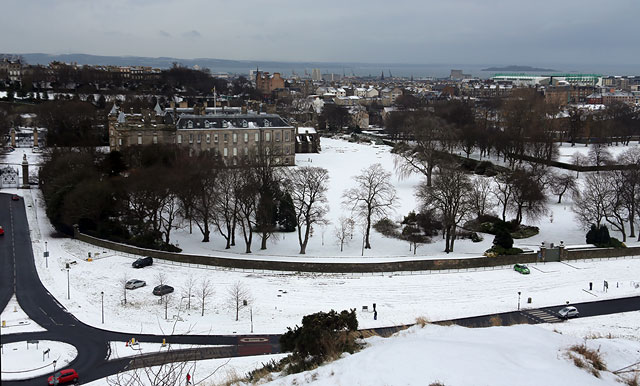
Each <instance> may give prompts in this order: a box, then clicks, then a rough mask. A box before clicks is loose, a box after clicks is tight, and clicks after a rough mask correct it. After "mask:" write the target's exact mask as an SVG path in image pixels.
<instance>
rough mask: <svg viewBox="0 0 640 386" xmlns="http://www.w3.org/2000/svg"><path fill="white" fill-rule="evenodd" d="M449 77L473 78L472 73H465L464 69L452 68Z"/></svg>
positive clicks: (455, 78) (454, 78)
mask: <svg viewBox="0 0 640 386" xmlns="http://www.w3.org/2000/svg"><path fill="white" fill-rule="evenodd" d="M449 78H451V80H463V79H471V75H469V74H465V73H463V72H462V70H451V75H449Z"/></svg>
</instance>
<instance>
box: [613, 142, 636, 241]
mask: <svg viewBox="0 0 640 386" xmlns="http://www.w3.org/2000/svg"><path fill="white" fill-rule="evenodd" d="M618 163H619V164H622V165H627V166H628V167H627V168H626V169H623V170H620V171H618V173H622V174H623V177H624V180H625V183H624V185H623V191H622V195H623V199H624V202H625V206H626V207H627V211H628V212H629V237H635V218H636V217H635V216H636V212H637V211H638V209H640V208H639V205H638V200H640V149H638V148H631V149H628V150H626V151H624V152H623V153H622V154H620V156H619V157H618Z"/></svg>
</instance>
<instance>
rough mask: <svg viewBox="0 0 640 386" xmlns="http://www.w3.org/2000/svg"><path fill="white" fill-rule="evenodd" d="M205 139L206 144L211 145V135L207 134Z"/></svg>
mask: <svg viewBox="0 0 640 386" xmlns="http://www.w3.org/2000/svg"><path fill="white" fill-rule="evenodd" d="M206 139H207V143H211V134H207V136H206Z"/></svg>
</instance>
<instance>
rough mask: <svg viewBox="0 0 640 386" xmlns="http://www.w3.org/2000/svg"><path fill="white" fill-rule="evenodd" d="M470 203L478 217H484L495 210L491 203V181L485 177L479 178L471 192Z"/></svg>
mask: <svg viewBox="0 0 640 386" xmlns="http://www.w3.org/2000/svg"><path fill="white" fill-rule="evenodd" d="M469 201H470V204H471V206H472V209H473V211H474V212H475V214H476V216H477V217H480V216H484V215H485V214H487V213H488V212H490V211H491V209H493V207H494V206H495V204H494V203H493V201H491V181H490V180H489V179H488V178H485V177H477V178H476V179H475V181H474V182H473V184H472V187H471V191H470V192H469Z"/></svg>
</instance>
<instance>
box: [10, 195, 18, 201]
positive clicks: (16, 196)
mask: <svg viewBox="0 0 640 386" xmlns="http://www.w3.org/2000/svg"><path fill="white" fill-rule="evenodd" d="M11 199H12V200H13V201H20V196H18V195H17V194H14V195H13V196H11Z"/></svg>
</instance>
